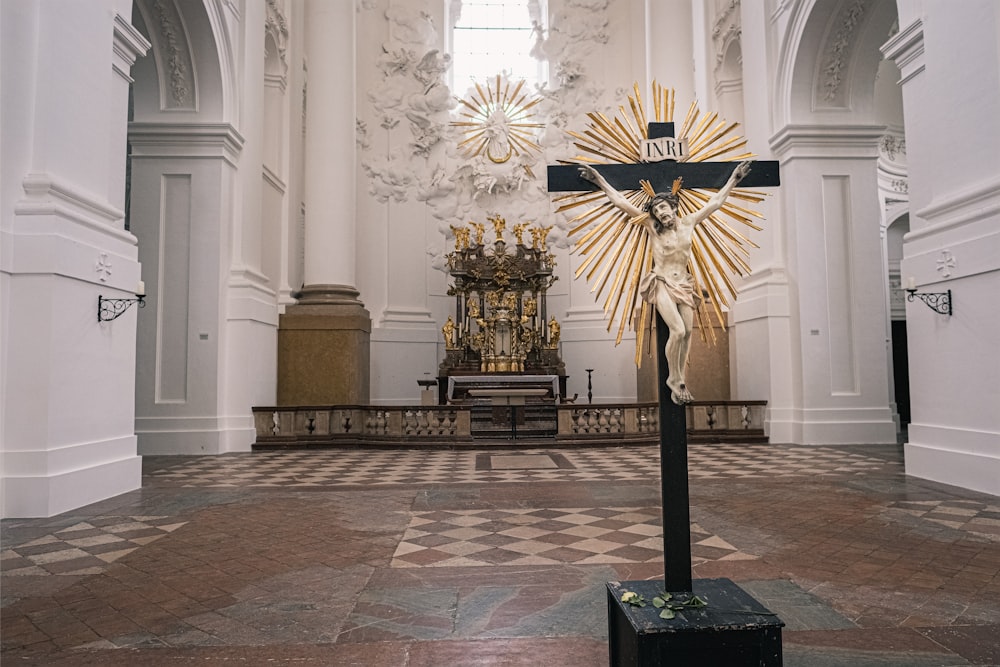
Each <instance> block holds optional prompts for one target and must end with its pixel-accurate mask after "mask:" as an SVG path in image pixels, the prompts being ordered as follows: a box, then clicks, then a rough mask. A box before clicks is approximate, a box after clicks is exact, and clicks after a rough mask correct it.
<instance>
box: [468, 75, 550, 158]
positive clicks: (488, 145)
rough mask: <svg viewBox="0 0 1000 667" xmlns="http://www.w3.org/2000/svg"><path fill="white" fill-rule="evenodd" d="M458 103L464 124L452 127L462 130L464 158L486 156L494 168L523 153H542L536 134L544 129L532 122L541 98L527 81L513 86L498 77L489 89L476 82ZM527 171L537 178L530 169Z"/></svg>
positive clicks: (489, 85) (502, 77) (488, 85)
mask: <svg viewBox="0 0 1000 667" xmlns="http://www.w3.org/2000/svg"><path fill="white" fill-rule="evenodd" d="M456 99H458V102H459V104H460V105H461V107H460V110H459V117H460V118H461V119H462V120H457V121H454V122H452V123H451V125H452V126H454V127H458V128H462V130H461V132H462V134H463V135H464V136H465V138H464V139H462V141H461V142H460V143H459V144H458V149H459V151H461V152H462V154H463V155H465V157H467V158H472V157H478V156H485V157H486V158H487V159H489V160H490V161H491V162H493V163H494V164H503V163H505V162H507V161H508V160H510V159H511V158H512V157H516V156H519V155H521V154H522V153H541V151H542V147H541V146H539V145H538V142H536V141H535V132H536V130H538V129H539V128H541V127H544V126H545V125H544V123H539V122H533V120H532V119H533V118H534V114H535V112H534V110H533V109H534V107H535V106H536V105H537V104H538V103H539V102H541V101H542V98H541V97H540V96H538V95H534V94H532V93H531V91H529V90H528V89H527V86H526V85H525V81H524V79H521V80H520V81H518V82H517V83H513V82H511V81H509V80H508V79H507V78H506V77H504V76H503V75H501V74H497V75H496V78H495V80H494V81H492V82H490V83H488V84H486V85H481V84H479V83H478V82H477V83H476V84H475V90H474V91H473V92H472V93H470V94H469V97H468V99H462V98H456ZM525 171H527V172H528V175H529V176H532V177H534V174H532V173H531V169H530V168H529V167H528V166H525Z"/></svg>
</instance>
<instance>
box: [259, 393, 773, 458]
mask: <svg viewBox="0 0 1000 667" xmlns="http://www.w3.org/2000/svg"><path fill="white" fill-rule="evenodd" d="M551 407H552V409H554V410H555V411H556V421H557V424H558V431H557V434H556V436H555V439H556V440H557V441H563V442H570V441H578V442H582V443H590V444H596V443H598V442H602V443H603V442H606V443H608V444H615V443H621V444H636V443H646V442H648V443H655V442H657V441H658V440H659V433H660V426H659V414H660V413H659V406H658V405H657V404H656V403H623V404H593V405H591V404H587V405H577V404H572V403H570V404H563V405H554V406H551ZM765 408H766V402H764V401H743V402H738V401H726V402H696V403H692V404H691V405H689V406H688V408H687V424H688V437H689V439H690V440H691V441H702V442H704V441H724V440H729V441H745V442H754V441H766V436H765V435H764V426H763V425H764V410H765ZM253 413H254V423H255V427H256V430H257V445H258V446H265V447H266V446H290V445H323V444H329V445H336V444H344V445H364V444H389V443H394V442H395V443H401V444H421V443H423V444H428V445H430V444H444V445H472V444H474V439H475V434H474V433H473V432H472V420H471V411H470V409H469V408H468V407H465V406H458V405H440V406H426V405H422V406H323V407H312V406H295V407H259V408H254V409H253Z"/></svg>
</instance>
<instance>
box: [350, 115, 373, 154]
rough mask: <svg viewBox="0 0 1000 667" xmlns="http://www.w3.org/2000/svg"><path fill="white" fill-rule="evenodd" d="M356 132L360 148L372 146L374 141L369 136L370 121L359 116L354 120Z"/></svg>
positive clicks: (365, 148)
mask: <svg viewBox="0 0 1000 667" xmlns="http://www.w3.org/2000/svg"><path fill="white" fill-rule="evenodd" d="M354 132H355V134H357V143H358V149H359V150H363V151H364V150H368V149H369V148H371V145H372V142H371V140H370V139H369V138H368V123H366V122H365V121H363V120H361V119H360V118H358V119H357V120H355V122H354Z"/></svg>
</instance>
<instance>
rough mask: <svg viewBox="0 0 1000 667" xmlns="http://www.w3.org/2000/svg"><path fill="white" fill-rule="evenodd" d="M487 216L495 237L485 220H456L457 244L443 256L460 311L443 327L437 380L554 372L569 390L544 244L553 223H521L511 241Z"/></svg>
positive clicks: (551, 259)
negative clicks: (551, 311) (550, 306)
mask: <svg viewBox="0 0 1000 667" xmlns="http://www.w3.org/2000/svg"><path fill="white" fill-rule="evenodd" d="M489 222H490V223H491V225H492V227H493V229H492V232H493V233H492V237H493V238H492V242H491V243H488V242H487V240H486V236H487V227H486V225H485V224H483V223H479V222H470V223H469V224H468V226H467V227H452V230H453V231H454V233H455V250H454V251H453V252H451V253H449V254H448V255H447V256H446V259H447V262H448V272H449V274H450V275H451V279H452V285H451V286H450V287H449V289H448V295H449V296H453V297H455V313H454V316H451V315H449V316H448V320H447V321H446V322H445V324H444V326H443V327H442V329H441V331H442V335H443V336H444V342H445V358H444V360H443V361H442V362H441V364H440V366H439V369H438V371H439V372H438V375H439V386H441V387H443V386H445V385H447V384H448V378H449V377H453V376H461V375H497V376H502V375H513V374H518V375H554V376H558V377H559V378H560V379H561V382H560V387H561V389H562V392H563V393H564V391H565V377H566V376H565V365H564V364H563V362H562V359H561V358H560V355H559V330H560V326H559V322H558V321H557V320H556V319H555V317H549V316H548V313H547V310H546V297H547V292H548V289H549V287H551V286H552V283H554V282H555V280H556V276H555V275H554V274H553V269H554V267H555V261H554V257H553V255H552V253H550V252H549V250H548V246H547V245H546V237H547V235H548V231H549V229H550V228H547V227H541V226H530V223H519V224H516V225H514V226H513V227H512V228H511V236H512V237H513V238H512V240H513V244H508V242H507V241H506V240H505V238H504V235H505V231H506V221H505V220H504V219H503V218H502V217H500V216H499V215H497V216H493V217H492V218H490V219H489ZM528 235H530V241H527V242H526V239H525V237H526V236H528ZM443 398H444V396H443V395H442V399H443Z"/></svg>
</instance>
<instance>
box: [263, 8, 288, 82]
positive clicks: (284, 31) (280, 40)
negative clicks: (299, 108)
mask: <svg viewBox="0 0 1000 667" xmlns="http://www.w3.org/2000/svg"><path fill="white" fill-rule="evenodd" d="M264 31H265V32H266V33H267V34H269V35H271V39H272V40H273V41H274V44H275V46H276V47H277V49H278V58H279V59H280V60H281V74H282V76H284V75H285V74H287V73H288V59H287V55H286V51H287V49H288V21H287V20H286V19H285V13H284V12H283V11H282V8H281V6H280V5H279V4H278V0H267V18H266V19H265V20H264Z"/></svg>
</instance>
